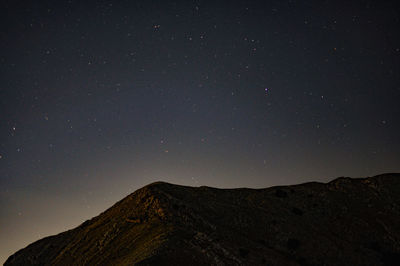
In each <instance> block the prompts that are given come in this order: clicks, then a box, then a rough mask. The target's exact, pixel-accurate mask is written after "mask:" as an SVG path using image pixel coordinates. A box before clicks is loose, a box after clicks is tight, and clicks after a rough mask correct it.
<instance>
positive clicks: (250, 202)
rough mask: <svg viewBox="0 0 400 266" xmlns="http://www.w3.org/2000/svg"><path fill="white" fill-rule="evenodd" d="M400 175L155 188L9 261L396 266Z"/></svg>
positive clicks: (143, 190) (399, 234) (399, 249)
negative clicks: (248, 185) (251, 186)
mask: <svg viewBox="0 0 400 266" xmlns="http://www.w3.org/2000/svg"><path fill="white" fill-rule="evenodd" d="M399 262H400V174H384V175H378V176H374V177H368V178H358V179H352V178H345V177H341V178H338V179H335V180H333V181H331V182H329V183H326V184H325V183H317V182H311V183H305V184H300V185H293V186H278V187H271V188H265V189H248V188H238V189H217V188H211V187H204V186H203V187H187V186H179V185H173V184H168V183H163V182H157V183H153V184H150V185H148V186H145V187H143V188H141V189H139V190H137V191H135V192H134V193H132V194H131V195H129V196H127V197H126V198H124V199H122V200H121V201H119V202H117V203H116V204H115V205H114V206H112V207H111V208H109V209H108V210H106V211H105V212H103V213H101V214H100V215H99V216H97V217H94V218H93V219H91V220H88V221H86V222H84V223H83V224H81V225H80V226H78V227H77V228H75V229H72V230H69V231H66V232H63V233H61V234H58V235H55V236H50V237H46V238H44V239H41V240H39V241H36V242H34V243H33V244H31V245H29V246H27V247H26V248H24V249H22V250H20V251H18V252H17V253H15V254H14V255H12V256H10V257H9V258H8V260H7V261H6V262H5V265H132V264H136V265H396V264H399Z"/></svg>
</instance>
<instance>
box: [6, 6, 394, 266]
mask: <svg viewBox="0 0 400 266" xmlns="http://www.w3.org/2000/svg"><path fill="white" fill-rule="evenodd" d="M83 2H85V3H83ZM167 2H169V1H97V2H95V1H92V2H91V1H61V0H60V1H26V2H24V1H2V2H1V6H0V7H1V8H0V9H1V11H0V21H1V22H0V38H1V39H0V62H1V63H0V69H1V70H0V77H1V78H0V102H1V103H0V119H1V121H0V137H1V139H0V140H1V143H0V145H1V146H0V189H1V190H0V239H1V240H0V262H3V261H4V260H5V259H6V257H8V256H9V255H11V254H12V253H14V252H15V251H17V250H18V249H20V248H23V247H25V246H26V245H27V244H28V243H30V242H32V241H35V240H38V239H39V238H43V237H44V236H47V235H50V234H55V233H59V232H61V231H63V230H66V229H71V228H72V227H75V226H77V225H79V224H80V223H82V222H83V221H84V220H85V219H89V218H91V217H93V216H95V215H97V214H99V213H100V212H101V211H103V210H105V209H106V208H108V207H110V206H111V205H112V204H113V203H115V202H116V201H118V200H120V199H122V198H123V197H124V196H126V195H128V194H129V193H131V192H133V191H135V190H136V189H138V188H140V187H142V186H144V185H146V184H148V183H151V182H153V181H157V180H162V181H166V182H171V183H177V184H184V185H192V186H200V185H207V186H214V187H226V188H227V187H268V186H272V185H282V184H295V183H301V182H307V181H329V180H331V179H333V178H335V177H339V176H351V177H361V176H371V175H375V174H380V173H384V172H400V152H399V151H400V138H399V136H400V76H399V73H400V34H399V32H400V31H399V28H400V9H399V7H398V6H397V5H396V1H280V0H279V1H175V2H169V3H167Z"/></svg>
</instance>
